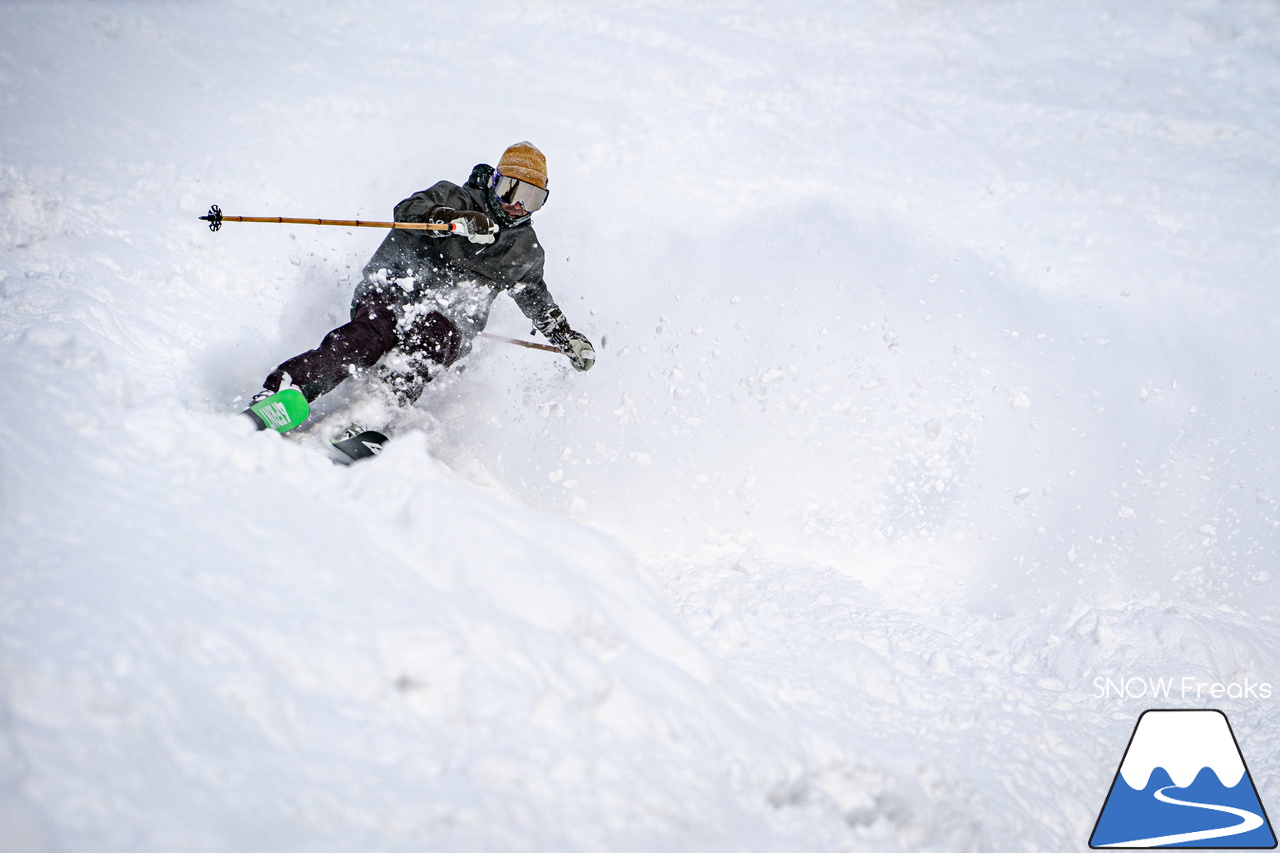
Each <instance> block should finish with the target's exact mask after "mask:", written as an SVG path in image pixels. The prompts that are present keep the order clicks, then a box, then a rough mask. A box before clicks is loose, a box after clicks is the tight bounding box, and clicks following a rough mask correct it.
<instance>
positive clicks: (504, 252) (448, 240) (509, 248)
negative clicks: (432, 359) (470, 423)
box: [352, 164, 567, 354]
mask: <svg viewBox="0 0 1280 853" xmlns="http://www.w3.org/2000/svg"><path fill="white" fill-rule="evenodd" d="M492 175H493V167H492V166H488V165H485V164H480V165H478V166H476V167H475V168H474V169H473V170H472V171H471V177H470V179H468V181H467V182H466V184H464V185H463V186H458V185H457V184H454V183H450V182H449V181H441V182H440V183H438V184H436V185H435V186H433V187H431V188H430V189H427V190H423V191H422V192H417V193H414V194H413V195H411V196H409V197H408V198H407V199H405V200H404V201H402V202H400V203H399V204H397V205H396V209H395V220H396V221H397V222H424V221H426V214H427V211H428V210H430V209H431V208H433V207H435V206H436V205H445V206H447V207H451V208H453V209H454V210H478V211H480V212H482V213H484V214H485V215H487V216H488V217H489V218H490V219H493V220H494V221H495V222H497V223H498V224H499V230H498V234H497V235H496V239H495V240H494V241H493V242H492V243H489V244H487V245H486V244H479V243H472V242H470V241H469V240H467V239H466V238H465V237H457V236H433V235H432V232H428V231H404V230H393V231H391V232H390V233H389V234H387V237H386V239H385V240H383V241H382V245H381V246H379V247H378V250H377V251H376V252H374V253H373V257H372V258H371V259H370V260H369V263H368V264H366V265H365V268H364V280H363V281H361V282H360V285H359V286H358V287H357V288H356V293H355V298H354V299H353V301H352V311H353V315H354V311H355V306H356V305H358V304H359V303H360V302H361V300H362V299H363V298H365V297H366V296H367V295H368V294H370V293H371V292H376V293H378V294H381V295H384V296H386V297H389V298H390V300H391V302H392V303H393V304H394V305H395V306H396V311H397V313H398V315H399V316H400V317H401V318H403V317H404V315H405V314H406V313H418V312H420V311H421V312H425V311H439V312H440V313H441V314H444V315H445V316H446V317H448V318H449V319H450V320H452V321H453V323H454V325H456V326H457V327H458V331H460V332H461V333H462V339H463V345H462V354H466V352H467V351H469V350H470V349H471V340H472V338H474V337H475V336H476V335H477V334H479V333H480V331H481V330H482V329H484V327H485V323H486V322H487V321H488V319H489V309H490V308H491V307H492V305H493V300H494V299H496V298H497V296H498V294H499V293H501V292H503V291H505V292H507V293H509V294H511V298H512V299H514V300H515V303H516V305H518V306H519V307H520V310H521V311H523V312H524V314H525V316H526V317H528V318H529V319H530V320H532V321H533V324H534V326H536V327H537V328H538V329H540V330H542V332H543V333H544V334H546V333H548V332H549V331H551V330H553V329H556V328H557V327H560V326H562V325H563V326H565V328H567V324H565V320H564V315H563V314H561V312H560V308H559V307H558V306H557V305H556V302H555V300H554V299H552V298H551V294H550V293H549V292H548V291H547V285H546V283H545V282H544V281H543V280H542V269H543V263H544V259H545V252H543V249H542V246H541V245H540V244H539V242H538V235H537V234H535V233H534V231H533V223H532V221H531V217H529V216H524V217H521V218H520V219H515V220H513V219H511V218H510V217H508V216H507V215H506V214H504V213H503V211H502V209H501V208H500V207H499V206H498V202H497V199H496V198H495V197H494V195H493V191H492V190H490V188H489V178H490V177H491V176H492Z"/></svg>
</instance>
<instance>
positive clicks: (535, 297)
mask: <svg viewBox="0 0 1280 853" xmlns="http://www.w3.org/2000/svg"><path fill="white" fill-rule="evenodd" d="M546 200H547V161H546V158H545V157H544V156H543V154H542V152H541V151H539V150H538V149H537V148H536V147H534V145H533V144H531V143H529V142H519V143H516V144H515V145H512V146H511V147H509V148H508V149H507V150H506V151H505V152H503V155H502V158H501V159H500V160H499V161H498V166H497V168H496V169H495V168H494V167H492V166H489V165H486V164H484V163H481V164H479V165H477V166H476V167H475V168H473V169H472V170H471V177H470V178H469V179H468V180H467V182H466V183H465V184H463V185H462V186H458V185H457V184H453V183H450V182H449V181H440V182H439V183H437V184H436V185H435V186H433V187H431V188H430V189H427V190H423V191H421V192H417V193H414V194H413V195H411V196H409V197H408V198H407V199H405V200H404V201H402V202H400V203H399V204H398V205H396V208H395V220H396V221H397V222H430V223H442V224H446V225H451V226H452V231H416V230H415V231H410V230H393V231H391V232H390V233H389V234H388V235H387V237H386V239H385V240H383V241H382V245H381V246H379V247H378V249H377V251H375V252H374V253H373V257H372V258H371V259H370V260H369V263H368V264H366V265H365V268H364V274H363V278H362V280H361V282H360V284H359V285H358V286H357V287H356V291H355V295H354V296H353V298H352V301H351V322H349V323H346V324H345V325H342V326H339V327H338V328H336V329H334V330H333V331H331V332H329V334H327V335H325V337H324V340H322V341H321V342H320V346H318V347H317V348H315V349H313V350H308V351H307V352H304V353H302V354H301V355H297V356H294V357H293V358H291V359H288V360H287V361H284V362H282V363H281V364H280V366H279V367H277V368H276V369H275V370H274V371H272V373H271V374H270V375H269V376H268V377H267V378H266V380H265V381H264V382H263V383H262V384H263V390H262V391H260V392H259V393H258V394H256V395H254V398H253V401H254V403H259V402H260V401H262V400H264V399H270V398H272V395H275V394H276V393H277V392H279V391H281V390H282V389H288V388H293V389H297V390H298V391H300V392H301V393H302V395H303V396H304V397H305V398H306V400H307V401H308V402H310V401H312V400H315V399H316V398H317V397H319V396H320V395H321V394H325V393H327V392H329V391H331V390H333V389H334V388H335V387H337V386H338V384H339V383H341V382H342V381H343V380H344V379H346V378H347V377H349V376H351V375H352V374H354V373H357V372H361V371H366V370H369V369H371V368H373V367H374V366H375V365H377V366H378V370H377V375H378V376H379V378H380V379H382V380H383V382H385V384H386V386H387V387H389V388H390V390H391V392H392V393H393V394H394V396H395V398H396V400H397V402H398V403H399V404H400V405H403V406H407V405H410V404H412V403H413V402H414V401H415V400H416V399H418V396H419V395H420V394H421V393H422V391H423V388H424V387H425V386H426V384H427V383H428V382H430V381H431V378H432V377H433V376H434V375H435V374H436V373H438V372H439V371H441V370H443V369H444V368H446V367H448V366H449V365H451V364H453V363H454V362H455V361H457V360H458V359H460V358H462V357H463V356H464V355H466V354H467V353H468V352H469V351H470V350H471V342H472V339H474V338H475V336H476V335H477V334H479V333H480V331H481V330H483V329H484V327H485V323H486V321H487V320H488V316H489V309H490V307H491V306H492V304H493V300H494V299H496V298H497V296H498V294H499V293H501V292H504V291H505V292H506V293H509V294H510V295H511V298H512V299H513V300H515V303H516V305H518V306H519V307H520V310H521V311H523V312H524V314H525V316H527V317H528V318H529V319H530V320H531V321H532V322H533V325H534V326H535V327H536V328H537V329H538V330H539V331H540V332H542V334H543V335H545V336H546V338H547V340H549V341H550V342H551V343H552V344H553V345H555V346H556V347H558V348H559V349H560V350H561V351H562V352H563V353H564V354H565V355H566V356H568V358H569V361H570V363H571V364H572V365H573V367H574V368H575V369H577V370H580V371H582V370H589V369H591V366H592V365H593V364H595V349H594V348H593V347H592V345H591V342H590V341H588V340H587V338H586V337H585V336H584V335H581V334H579V333H578V332H575V331H574V330H573V329H572V328H570V327H569V323H568V321H567V320H566V319H565V317H564V314H563V313H561V311H560V308H559V306H557V305H556V302H555V300H554V299H553V298H552V297H551V294H550V293H549V292H548V291H547V286H546V284H545V283H544V282H543V280H542V271H543V261H544V254H545V253H544V252H543V249H542V246H541V244H540V243H539V241H538V237H537V235H536V234H535V233H534V231H533V225H532V215H533V213H534V212H535V211H537V210H539V209H540V208H541V207H542V205H543V204H544V203H546ZM459 236H461V237H465V238H466V240H461V239H458V237H459ZM259 409H261V406H259V407H257V409H255V408H253V407H251V409H250V412H256V411H258V410H259ZM255 421H256V422H257V423H259V424H261V426H260V427H259V428H266V427H267V426H271V427H274V428H276V429H282V426H281V425H277V424H276V423H269V422H264V421H263V418H262V416H261V415H259V416H258V417H256V418H255ZM295 425H296V424H295Z"/></svg>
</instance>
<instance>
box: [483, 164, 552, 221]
mask: <svg viewBox="0 0 1280 853" xmlns="http://www.w3.org/2000/svg"><path fill="white" fill-rule="evenodd" d="M491 186H492V187H493V191H494V193H496V194H497V196H498V201H500V202H502V203H503V204H522V205H524V209H525V210H526V211H527V212H528V213H533V212H534V211H535V210H539V209H540V208H541V207H542V206H543V205H544V204H546V203H547V191H546V190H544V189H543V188H542V187H538V186H534V185H533V184H531V183H528V182H527V181H522V180H520V179H519V178H509V177H507V176H506V175H504V174H502V173H501V172H494V173H493V182H492V184H491Z"/></svg>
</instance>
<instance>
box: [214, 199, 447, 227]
mask: <svg viewBox="0 0 1280 853" xmlns="http://www.w3.org/2000/svg"><path fill="white" fill-rule="evenodd" d="M200 219H201V220H202V221H204V222H208V223H209V230H210V231H217V230H219V229H221V228H222V223H224V222H274V223H276V224H280V225H337V226H340V227H344V228H399V229H404V230H407V231H452V230H453V226H451V225H447V224H445V223H443V222H439V223H437V222H370V221H367V220H364V219H297V218H294V217H289V216H229V215H226V214H224V213H223V212H222V209H221V208H220V207H218V206H217V205H216V204H215V205H214V206H213V207H211V208H209V212H208V214H206V215H204V216H201V217H200Z"/></svg>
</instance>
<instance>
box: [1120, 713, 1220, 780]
mask: <svg viewBox="0 0 1280 853" xmlns="http://www.w3.org/2000/svg"><path fill="white" fill-rule="evenodd" d="M1157 767H1163V768H1164V769H1165V770H1167V771H1168V772H1169V778H1171V779H1172V780H1173V784H1175V785H1177V786H1178V787H1179V788H1185V787H1187V786H1188V785H1190V784H1191V783H1192V782H1194V781H1195V778H1196V774H1197V773H1199V772H1200V771H1201V770H1202V769H1204V768H1205V767H1208V768H1209V769H1210V770H1212V771H1213V772H1214V773H1216V774H1218V780H1219V781H1220V782H1222V784H1223V785H1226V786H1227V787H1228V788H1234V787H1235V786H1236V785H1237V784H1239V782H1240V777H1241V776H1243V775H1244V762H1243V761H1242V760H1241V759H1240V751H1239V750H1238V749H1237V748H1236V741H1235V738H1233V737H1232V736H1231V728H1230V726H1228V725H1227V718H1226V717H1224V716H1223V715H1222V713H1221V712H1219V711H1164V712H1160V711H1148V712H1147V713H1145V714H1143V715H1142V719H1140V720H1139V721H1138V727H1137V730H1136V731H1135V732H1134V733H1133V743H1132V744H1130V746H1129V751H1128V753H1126V754H1125V757H1124V763H1123V764H1121V765H1120V775H1121V776H1123V777H1124V781H1125V782H1126V783H1127V784H1128V785H1129V787H1130V788H1133V789H1134V790H1136V791H1141V790H1142V789H1143V788H1145V787H1147V781H1148V780H1149V779H1150V778H1151V772H1152V771H1153V770H1155V769H1156V768H1157Z"/></svg>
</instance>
